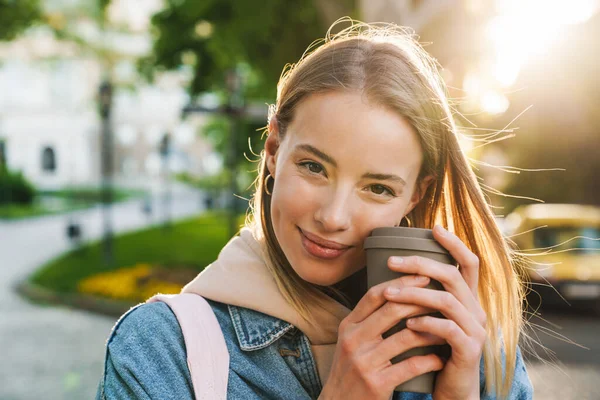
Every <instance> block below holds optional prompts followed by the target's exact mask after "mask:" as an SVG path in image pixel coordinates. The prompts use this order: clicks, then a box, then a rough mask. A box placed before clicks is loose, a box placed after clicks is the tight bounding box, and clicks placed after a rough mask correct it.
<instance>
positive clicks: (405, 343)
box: [319, 275, 445, 400]
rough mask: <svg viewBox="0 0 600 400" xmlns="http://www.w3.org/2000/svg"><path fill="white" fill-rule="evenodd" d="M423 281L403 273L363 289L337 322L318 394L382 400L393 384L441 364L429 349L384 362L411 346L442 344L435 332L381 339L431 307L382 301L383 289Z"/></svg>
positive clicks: (403, 287) (414, 286) (324, 398)
mask: <svg viewBox="0 0 600 400" xmlns="http://www.w3.org/2000/svg"><path fill="white" fill-rule="evenodd" d="M429 281H430V279H429V278H427V277H424V276H414V275H406V276H403V277H401V278H397V279H394V280H391V281H388V282H384V283H381V284H379V285H377V286H374V287H372V288H371V289H369V291H368V292H367V293H366V294H365V295H364V296H363V298H362V299H361V300H360V301H359V302H358V304H357V305H356V307H355V308H354V310H352V312H350V314H348V316H347V317H346V318H344V320H343V321H342V322H341V323H340V326H339V331H338V342H337V345H336V349H335V354H334V357H333V364H332V367H331V371H330V374H329V378H328V379H327V382H326V383H325V386H324V387H323V390H322V391H321V395H320V396H319V399H321V400H329V399H361V400H362V399H374V400H378V399H381V400H388V399H389V398H390V396H391V394H392V392H393V391H394V388H395V387H396V386H398V385H399V384H401V383H404V382H406V381H408V380H410V379H412V378H414V377H416V376H418V375H422V374H424V373H427V372H431V371H439V370H440V369H441V368H442V367H443V362H442V360H441V359H440V358H439V357H438V356H437V355H435V354H430V355H426V356H415V357H411V358H408V359H406V360H404V361H402V362H400V363H397V364H392V363H391V362H390V360H391V359H392V358H394V357H395V356H397V355H398V354H402V353H404V352H406V351H407V350H410V349H412V348H415V347H423V346H431V345H436V344H444V343H445V341H443V340H442V339H440V338H439V337H437V336H434V335H430V334H427V333H420V332H417V331H416V330H410V329H403V330H402V331H400V332H398V333H395V334H393V335H391V336H389V337H387V338H386V339H383V338H382V334H383V333H385V332H387V331H388V330H389V329H390V328H392V327H393V326H395V325H396V324H397V323H398V322H399V321H400V320H402V319H405V318H408V317H411V316H414V315H421V314H424V313H428V312H432V310H430V309H428V308H426V307H422V306H418V305H413V304H399V303H397V302H388V301H387V300H386V299H385V297H384V291H385V290H386V289H387V288H390V287H394V288H400V290H408V289H419V288H423V287H425V286H427V284H428V283H429Z"/></svg>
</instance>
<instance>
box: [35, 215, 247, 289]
mask: <svg viewBox="0 0 600 400" xmlns="http://www.w3.org/2000/svg"><path fill="white" fill-rule="evenodd" d="M242 223H243V216H241V217H240V219H239V224H240V225H241V224H242ZM228 240H229V237H228V235H227V217H226V215H225V214H223V213H210V214H204V215H202V216H200V217H195V218H192V219H189V220H185V221H181V222H177V223H174V224H173V225H172V226H171V229H170V230H168V231H165V230H164V229H163V228H162V227H154V228H150V229H145V230H141V231H138V232H132V233H127V234H124V235H121V236H119V237H117V238H116V239H115V242H114V250H115V260H116V262H115V263H114V265H113V266H106V265H105V264H104V262H103V257H102V254H103V253H102V243H101V242H96V243H91V244H88V245H85V246H84V247H83V248H81V249H78V250H75V251H73V252H70V253H66V254H64V255H62V256H60V257H59V258H57V259H55V260H53V261H50V262H49V263H48V264H46V265H45V266H43V267H42V268H41V269H39V270H38V271H37V272H36V273H35V274H34V275H33V276H32V277H31V280H32V281H33V282H34V283H36V284H39V285H41V286H44V287H46V288H49V289H52V290H56V291H59V292H64V293H75V292H77V291H78V284H79V282H82V281H83V280H84V279H86V278H88V277H91V276H94V275H97V274H101V273H105V272H111V271H116V270H118V269H121V268H123V267H127V266H135V265H137V264H160V265H162V266H164V267H165V268H170V267H177V266H180V265H186V266H188V267H189V268H192V269H194V270H195V271H197V272H200V271H202V270H203V269H204V267H206V266H207V265H208V264H210V263H211V262H213V261H214V260H215V259H216V257H217V255H218V254H219V251H220V250H221V248H222V247H223V246H224V245H225V244H226V243H227V241H228Z"/></svg>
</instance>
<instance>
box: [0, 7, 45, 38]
mask: <svg viewBox="0 0 600 400" xmlns="http://www.w3.org/2000/svg"><path fill="white" fill-rule="evenodd" d="M41 16H42V15H41V8H40V1H39V0H0V41H3V40H5V41H9V40H12V39H14V38H15V37H16V36H17V35H18V34H19V33H21V32H22V31H23V30H25V29H26V28H28V27H29V26H31V25H33V24H34V23H36V22H39V21H40V19H41Z"/></svg>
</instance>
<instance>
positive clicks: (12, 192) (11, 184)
mask: <svg viewBox="0 0 600 400" xmlns="http://www.w3.org/2000/svg"><path fill="white" fill-rule="evenodd" d="M34 197H35V188H34V187H33V185H32V184H31V183H30V182H29V181H28V180H27V179H26V178H25V177H24V176H23V174H22V173H21V172H12V171H10V170H9V169H7V168H4V167H3V168H0V205H5V204H21V205H30V204H32V203H33V198H34Z"/></svg>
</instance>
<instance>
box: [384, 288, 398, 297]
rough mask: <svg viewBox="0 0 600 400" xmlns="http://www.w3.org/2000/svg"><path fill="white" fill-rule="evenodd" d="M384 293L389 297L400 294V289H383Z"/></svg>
mask: <svg viewBox="0 0 600 400" xmlns="http://www.w3.org/2000/svg"><path fill="white" fill-rule="evenodd" d="M385 292H386V293H387V294H389V295H395V294H398V293H400V289H398V288H397V287H389V288H387V289H385Z"/></svg>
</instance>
